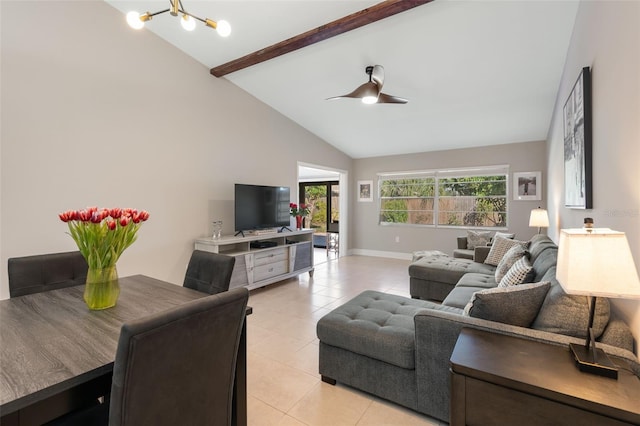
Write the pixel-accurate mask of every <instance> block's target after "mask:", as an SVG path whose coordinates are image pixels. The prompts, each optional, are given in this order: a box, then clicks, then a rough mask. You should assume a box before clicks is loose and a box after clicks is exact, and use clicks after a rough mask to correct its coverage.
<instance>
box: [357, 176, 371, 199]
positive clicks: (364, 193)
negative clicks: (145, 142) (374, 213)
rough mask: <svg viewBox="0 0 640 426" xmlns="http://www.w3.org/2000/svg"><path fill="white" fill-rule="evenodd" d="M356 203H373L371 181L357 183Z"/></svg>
mask: <svg viewBox="0 0 640 426" xmlns="http://www.w3.org/2000/svg"><path fill="white" fill-rule="evenodd" d="M358 201H368V202H371V201H373V181H372V180H359V181H358Z"/></svg>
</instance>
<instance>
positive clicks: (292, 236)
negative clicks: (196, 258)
mask: <svg viewBox="0 0 640 426" xmlns="http://www.w3.org/2000/svg"><path fill="white" fill-rule="evenodd" d="M313 232H314V231H313V230H312V229H303V230H301V231H283V232H273V233H269V234H260V235H250V236H246V237H240V236H237V237H222V238H220V239H217V240H214V239H211V238H200V239H198V240H196V242H195V248H196V250H203V251H209V252H213V253H220V254H226V255H228V256H234V257H235V258H236V264H235V266H234V268H233V274H232V275H231V284H230V285H229V288H234V287H241V286H244V287H247V288H248V289H249V290H252V289H254V288H259V287H263V286H266V285H268V284H271V283H274V282H277V281H282V280H284V279H287V278H290V277H294V276H296V275H300V274H302V273H304V272H309V275H310V276H313ZM252 243H253V244H252ZM254 246H262V247H254ZM264 246H270V247H264Z"/></svg>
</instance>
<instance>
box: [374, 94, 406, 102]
mask: <svg viewBox="0 0 640 426" xmlns="http://www.w3.org/2000/svg"><path fill="white" fill-rule="evenodd" d="M407 102H409V99H405V98H401V97H399V96H391V95H387V94H386V93H380V94H379V95H378V102H377V103H379V104H406V103H407Z"/></svg>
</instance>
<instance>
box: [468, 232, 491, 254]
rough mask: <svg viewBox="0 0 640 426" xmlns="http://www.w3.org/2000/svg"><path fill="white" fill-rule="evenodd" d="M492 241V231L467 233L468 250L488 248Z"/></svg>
mask: <svg viewBox="0 0 640 426" xmlns="http://www.w3.org/2000/svg"><path fill="white" fill-rule="evenodd" d="M489 241H491V232H490V231H471V230H469V231H467V250H473V249H474V248H476V247H481V246H486V245H487V244H489Z"/></svg>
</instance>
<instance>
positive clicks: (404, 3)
mask: <svg viewBox="0 0 640 426" xmlns="http://www.w3.org/2000/svg"><path fill="white" fill-rule="evenodd" d="M432 1H433V0H387V1H383V2H382V3H378V4H376V5H374V6H371V7H369V8H367V9H363V10H361V11H359V12H355V13H352V14H351V15H348V16H345V17H344V18H340V19H337V20H335V21H333V22H330V23H328V24H325V25H322V26H320V27H318V28H315V29H313V30H310V31H307V32H305V33H302V34H298V35H297V36H295V37H291V38H289V39H287V40H284V41H281V42H279V43H276V44H273V45H271V46H269V47H265V48H264V49H260V50H257V51H255V52H253V53H249V54H248V55H245V56H243V57H241V58H238V59H234V60H233V61H229V62H227V63H225V64H222V65H219V66H217V67H215V68H211V71H210V72H211V74H213V75H214V76H216V77H222V76H224V75H227V74H230V73H232V72H235V71H239V70H241V69H244V68H247V67H250V66H252V65H255V64H259V63H260V62H265V61H268V60H269V59H273V58H277V57H278V56H282V55H284V54H286V53H289V52H293V51H294V50H298V49H302V48H303V47H307V46H310V45H312V44H314V43H318V42H319V41H323V40H326V39H329V38H331V37H334V36H337V35H340V34H343V33H346V32H348V31H351V30H355V29H356V28H360V27H363V26H365V25H368V24H371V23H372V22H376V21H379V20H381V19H384V18H387V17H389V16H393V15H395V14H397V13H400V12H404V11H405V10H409V9H413V8H414V7H417V6H421V5H423V4H426V3H430V2H432Z"/></svg>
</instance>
